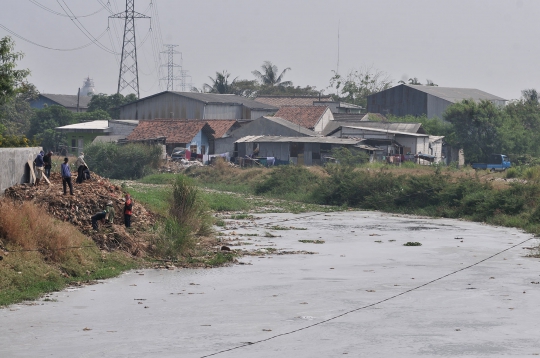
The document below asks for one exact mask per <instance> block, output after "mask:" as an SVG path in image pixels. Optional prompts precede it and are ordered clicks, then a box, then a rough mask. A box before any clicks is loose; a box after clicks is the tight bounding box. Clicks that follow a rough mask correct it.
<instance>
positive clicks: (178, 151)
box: [171, 147, 186, 160]
mask: <svg viewBox="0 0 540 358" xmlns="http://www.w3.org/2000/svg"><path fill="white" fill-rule="evenodd" d="M180 159H186V148H182V147H176V148H174V149H173V151H172V154H171V160H180Z"/></svg>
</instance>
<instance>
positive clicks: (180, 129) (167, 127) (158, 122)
mask: <svg viewBox="0 0 540 358" xmlns="http://www.w3.org/2000/svg"><path fill="white" fill-rule="evenodd" d="M201 130H202V131H204V132H206V133H207V134H208V135H210V136H211V137H213V134H214V131H213V129H212V128H211V127H210V126H209V125H208V124H207V122H206V121H196V120H179V119H151V120H141V121H139V125H138V126H137V127H135V129H134V130H133V132H131V134H130V135H129V136H128V137H127V138H126V139H127V140H128V141H130V140H144V139H152V138H159V137H165V138H167V139H166V141H165V143H167V144H169V143H171V144H172V143H190V142H191V141H192V140H193V138H194V137H195V136H196V135H197V133H199V132H200V131H201Z"/></svg>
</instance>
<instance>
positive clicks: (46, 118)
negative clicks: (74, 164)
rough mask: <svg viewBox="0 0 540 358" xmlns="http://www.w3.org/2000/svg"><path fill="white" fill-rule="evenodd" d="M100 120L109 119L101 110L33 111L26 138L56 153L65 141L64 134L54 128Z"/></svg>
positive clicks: (58, 107)
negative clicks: (76, 111) (78, 111)
mask: <svg viewBox="0 0 540 358" xmlns="http://www.w3.org/2000/svg"><path fill="white" fill-rule="evenodd" d="M100 119H101V120H103V119H110V117H109V114H108V113H107V112H105V111H103V110H96V111H94V112H80V113H75V112H71V111H69V110H67V109H66V108H64V107H62V106H50V107H46V108H43V109H39V110H35V111H34V113H33V116H32V117H31V118H30V129H29V130H28V137H29V138H33V139H35V140H36V141H37V142H38V143H39V144H40V145H41V146H43V147H44V148H45V149H53V150H54V151H57V150H58V147H59V146H61V145H66V144H67V141H66V136H65V134H64V133H62V132H58V131H56V129H55V128H56V127H62V126H66V125H69V124H75V123H79V122H82V121H92V120H100Z"/></svg>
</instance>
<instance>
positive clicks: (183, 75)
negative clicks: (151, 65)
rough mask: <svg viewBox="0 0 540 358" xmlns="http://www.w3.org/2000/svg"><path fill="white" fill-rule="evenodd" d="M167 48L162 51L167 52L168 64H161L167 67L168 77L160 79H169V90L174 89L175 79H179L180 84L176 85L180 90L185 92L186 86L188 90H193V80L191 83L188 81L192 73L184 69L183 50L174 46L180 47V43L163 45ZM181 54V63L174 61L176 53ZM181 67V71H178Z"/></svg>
mask: <svg viewBox="0 0 540 358" xmlns="http://www.w3.org/2000/svg"><path fill="white" fill-rule="evenodd" d="M163 46H165V47H166V48H167V50H166V51H162V52H161V53H166V54H167V64H166V65H161V66H162V67H167V77H162V78H160V80H162V81H167V91H174V90H175V87H174V83H175V81H178V82H179V84H178V85H177V86H176V87H177V89H180V91H182V92H185V91H186V87H188V90H191V87H192V85H191V81H189V83H188V82H187V79H188V78H191V76H190V75H188V74H187V73H188V71H184V70H183V65H184V64H183V62H184V59H183V58H182V52H178V51H176V50H175V49H174V48H175V47H178V45H163ZM178 54H179V55H180V64H177V63H175V62H174V55H178ZM176 68H179V69H180V70H179V71H176V74H175V71H174V70H175V69H176Z"/></svg>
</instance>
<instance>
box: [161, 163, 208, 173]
mask: <svg viewBox="0 0 540 358" xmlns="http://www.w3.org/2000/svg"><path fill="white" fill-rule="evenodd" d="M202 166H204V165H203V163H201V162H199V161H197V160H194V161H189V160H185V159H180V160H179V161H169V162H167V164H165V165H162V166H161V168H159V172H160V173H173V174H177V173H181V172H183V171H184V170H186V169H187V168H191V167H202Z"/></svg>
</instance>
